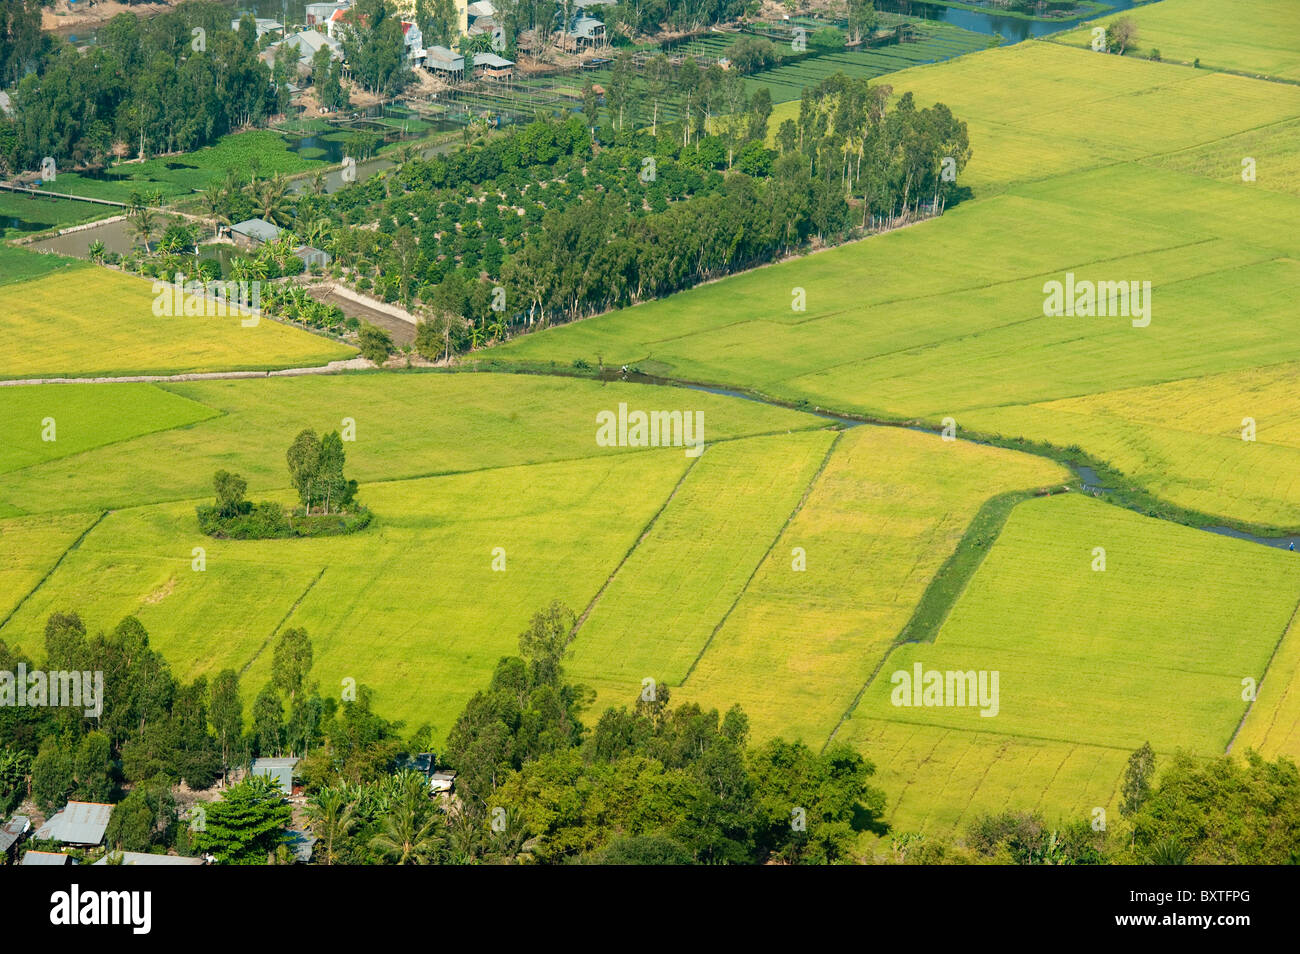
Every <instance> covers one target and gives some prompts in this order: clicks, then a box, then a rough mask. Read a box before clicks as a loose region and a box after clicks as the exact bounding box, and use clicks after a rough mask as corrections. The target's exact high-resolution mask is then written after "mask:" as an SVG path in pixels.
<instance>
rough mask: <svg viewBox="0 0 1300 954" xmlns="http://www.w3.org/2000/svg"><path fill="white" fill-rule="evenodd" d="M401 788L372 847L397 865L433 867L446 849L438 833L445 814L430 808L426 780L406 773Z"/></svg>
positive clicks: (373, 840) (372, 841)
mask: <svg viewBox="0 0 1300 954" xmlns="http://www.w3.org/2000/svg"><path fill="white" fill-rule="evenodd" d="M407 776H410V777H407ZM398 784H399V786H400V791H399V792H398V793H396V794H397V797H396V798H395V799H394V804H393V806H392V808H391V809H390V811H389V812H388V814H387V815H385V816H384V825H383V828H382V829H381V830H380V832H379V834H377V835H375V836H374V837H373V838H372V839H370V847H372V848H374V849H375V850H376V851H378V852H379V853H380V854H381V855H383V856H384V858H386V859H387V860H389V861H391V862H392V863H393V864H397V865H406V864H417V865H427V864H433V863H434V862H436V861H437V859H438V854H439V852H440V851H441V849H442V838H441V836H440V833H439V831H438V827H439V825H440V823H441V820H442V814H441V813H440V812H437V811H434V810H433V808H432V806H431V805H430V804H429V790H428V782H427V781H426V780H425V778H424V776H422V775H419V774H418V773H414V772H411V773H404V775H403V777H402V778H401V779H400V780H399V783H398Z"/></svg>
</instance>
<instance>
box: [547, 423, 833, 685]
mask: <svg viewBox="0 0 1300 954" xmlns="http://www.w3.org/2000/svg"><path fill="white" fill-rule="evenodd" d="M833 440H834V435H833V434H831V433H829V432H826V431H818V432H813V433H807V434H793V435H780V436H772V437H758V438H753V439H750V440H741V441H732V442H729V443H724V444H717V445H715V446H713V447H710V448H709V449H708V450H707V451H705V453H704V454H703V455H702V456H701V457H700V458H699V462H698V463H696V464H695V465H694V466H693V467H692V468H691V471H690V473H689V474H687V475H686V477H685V479H684V480H683V481H682V483H681V486H680V487H678V488H677V489H676V491H675V492H674V494H673V497H672V499H671V500H670V501H668V503H667V505H666V506H665V507H664V509H663V512H662V513H661V514H659V516H658V518H657V519H656V520H655V524H654V526H653V527H651V528H650V531H649V532H648V533H647V534H646V536H645V539H644V540H641V541H640V542H639V543H638V544H637V547H636V550H634V551H633V552H632V553H631V554H630V555H629V556H628V559H627V561H626V562H624V563H623V564H622V565H621V566H620V567H619V568H618V570H617V572H615V573H614V574H613V576H612V578H611V579H610V583H609V587H608V588H607V589H606V590H605V591H604V592H603V593H602V594H601V595H600V598H599V600H598V601H597V603H596V604H595V605H594V606H593V607H592V610H591V613H590V615H589V616H588V617H587V619H586V621H585V622H584V623H583V625H582V626H581V627H580V628H579V630H578V633H577V637H576V641H575V642H574V644H573V648H574V654H573V658H572V661H571V663H570V665H569V670H570V672H571V674H572V675H573V676H574V678H575V679H577V680H578V681H580V682H582V683H584V684H587V685H591V686H593V687H594V688H595V689H596V690H597V692H598V698H597V708H598V709H600V708H603V707H604V706H605V705H610V704H624V703H627V702H630V701H632V700H635V699H636V697H637V695H638V693H640V691H641V686H642V680H643V679H645V678H647V677H649V678H653V679H656V680H658V681H661V682H664V683H667V684H670V685H676V684H678V683H680V682H681V680H682V678H683V676H685V674H686V672H687V670H688V669H689V667H690V665H691V663H692V661H694V659H695V658H696V657H697V656H698V655H699V654H700V652H702V651H703V650H704V648H705V646H706V644H707V643H708V641H709V637H710V636H711V635H712V633H713V631H714V629H715V628H716V627H717V625H718V623H719V622H721V620H722V619H723V617H724V616H725V614H726V613H727V611H728V609H729V608H730V607H731V606H732V604H733V603H735V601H736V600H737V599H739V598H740V596H741V594H742V593H743V591H744V588H745V585H746V583H747V582H748V580H749V578H750V577H751V576H752V575H753V573H754V571H755V569H756V568H757V567H758V565H759V563H760V562H761V561H762V560H763V557H764V555H765V553H766V552H767V549H768V547H770V546H771V545H772V543H773V541H774V540H776V538H777V536H778V534H779V533H780V532H781V528H782V527H783V526H784V525H785V522H786V520H787V519H789V517H790V514H791V513H792V512H793V511H794V509H795V507H796V506H797V505H798V503H799V501H800V499H801V498H802V496H803V494H804V491H805V489H806V488H807V486H808V483H809V481H810V480H812V478H813V475H814V474H816V472H817V470H818V469H819V467H820V466H821V464H822V461H823V460H824V459H825V457H826V453H827V451H828V449H829V448H830V446H831V442H832V441H833Z"/></svg>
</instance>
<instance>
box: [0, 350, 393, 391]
mask: <svg viewBox="0 0 1300 954" xmlns="http://www.w3.org/2000/svg"><path fill="white" fill-rule="evenodd" d="M373 367H374V365H373V364H371V363H370V362H369V361H367V360H366V359H365V358H362V357H356V358H347V359H346V360H340V361H331V362H330V363H329V364H322V365H317V366H315V367H310V368H280V369H278V370H275V371H194V372H190V373H187V374H132V375H126V376H123V377H103V378H20V379H18V380H14V381H0V387H10V388H13V387H19V386H21V385H31V384H122V383H127V382H130V383H135V384H140V383H144V384H163V383H167V382H171V381H217V380H221V379H224V378H292V377H299V376H302V375H305V374H338V373H340V372H342V371H360V370H362V369H365V368H373Z"/></svg>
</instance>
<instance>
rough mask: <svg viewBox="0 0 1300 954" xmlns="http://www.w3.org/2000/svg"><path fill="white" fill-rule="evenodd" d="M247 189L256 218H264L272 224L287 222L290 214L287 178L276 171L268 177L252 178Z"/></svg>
mask: <svg viewBox="0 0 1300 954" xmlns="http://www.w3.org/2000/svg"><path fill="white" fill-rule="evenodd" d="M248 190H249V198H250V199H252V200H253V208H254V210H255V211H256V212H257V215H258V218H261V219H265V220H266V221H267V222H270V223H271V224H273V225H285V224H286V223H288V221H289V218H290V215H291V212H290V207H289V200H288V192H289V180H288V179H286V178H285V177H284V176H282V175H280V173H278V172H277V173H276V174H275V175H274V176H272V177H271V178H270V179H254V180H253V181H252V182H251V183H249V186H248Z"/></svg>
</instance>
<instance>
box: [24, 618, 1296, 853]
mask: <svg viewBox="0 0 1300 954" xmlns="http://www.w3.org/2000/svg"><path fill="white" fill-rule="evenodd" d="M574 624H575V617H574V614H573V612H572V611H571V610H569V609H567V608H566V607H564V606H563V605H562V604H558V603H553V604H552V605H550V606H549V607H546V608H545V609H543V610H542V611H540V612H538V613H537V614H535V615H534V616H533V618H532V619H531V620H530V622H529V624H528V626H527V628H526V629H525V630H524V631H523V632H522V633H521V634H520V636H519V640H518V652H517V654H516V655H512V656H506V657H503V658H502V659H501V660H500V661H499V662H498V663H497V666H496V667H495V670H494V671H493V674H492V676H491V678H490V681H489V682H488V684H487V685H486V686H485V687H484V688H483V689H482V690H480V691H479V692H477V693H475V694H474V696H473V697H472V698H471V699H470V700H469V701H468V702H467V703H466V705H465V707H464V709H463V710H462V712H461V714H460V715H459V716H458V718H457V719H456V721H455V722H454V724H453V725H452V726H451V728H450V731H449V732H448V734H447V743H446V747H445V750H444V751H443V752H442V753H440V755H439V757H438V763H439V764H440V765H442V766H445V767H450V768H453V769H455V770H456V772H457V777H456V794H455V796H454V797H451V798H443V799H437V798H433V797H431V795H430V791H429V783H428V778H427V776H426V775H425V774H424V773H423V772H421V771H414V770H413V766H412V762H411V760H410V758H409V754H410V753H421V752H432V751H434V738H435V736H434V732H433V729H432V728H431V726H429V725H427V724H423V725H421V726H419V727H418V728H417V729H415V730H414V732H411V733H410V734H405V733H404V731H403V730H404V726H403V725H402V724H401V723H396V722H390V721H387V720H385V719H384V718H382V717H380V716H379V715H377V714H376V713H375V712H374V710H373V694H372V692H371V691H370V689H369V688H367V687H366V686H364V685H354V686H351V687H349V686H348V685H347V683H346V682H345V684H344V691H343V692H342V693H338V692H329V693H322V692H321V689H320V686H319V683H318V682H317V680H316V679H315V678H313V664H314V653H313V648H312V643H311V639H310V638H309V636H308V634H307V632H306V631H305V630H303V629H301V628H293V627H291V628H288V629H285V630H284V631H282V632H281V633H280V634H278V636H277V637H276V639H275V641H274V643H273V645H272V647H271V654H272V659H271V675H270V678H269V679H268V681H267V683H266V685H265V686H264V687H263V688H262V689H261V691H260V692H259V693H258V694H257V696H256V697H255V701H254V702H253V704H252V707H251V710H249V711H246V709H245V706H244V702H243V692H242V690H241V684H240V678H241V677H240V675H239V674H238V673H236V672H235V671H234V670H231V669H226V670H223V671H221V672H219V673H217V674H216V675H215V676H213V677H212V678H211V679H208V678H206V677H198V678H196V679H194V680H193V681H191V682H185V681H182V680H179V679H177V678H176V677H175V676H174V675H173V674H172V672H171V670H170V667H169V666H168V664H167V662H166V660H165V659H164V658H163V657H162V655H161V654H160V653H158V652H157V651H156V650H155V649H153V648H152V647H151V645H150V642H149V635H148V633H147V632H146V631H145V629H144V627H143V626H142V625H141V624H140V622H139V621H138V620H137V619H135V618H133V617H128V618H126V619H124V620H122V622H121V623H120V624H119V625H118V626H117V627H116V628H115V629H114V630H113V631H112V632H110V633H103V632H101V633H99V634H97V635H94V636H91V635H89V634H88V631H87V629H86V627H85V625H84V624H83V623H82V621H81V619H80V618H79V617H78V616H77V615H76V614H75V613H66V614H64V613H55V614H53V615H51V616H50V618H49V620H48V622H47V624H46V627H45V632H44V652H45V660H44V665H45V667H46V668H48V669H65V670H78V671H81V670H101V671H103V672H104V696H105V698H104V705H103V710H102V713H101V714H100V716H99V717H98V718H94V717H87V716H86V715H85V713H84V711H83V710H82V709H81V708H37V707H31V706H24V707H18V706H2V707H0V813H8V812H9V811H11V810H12V809H13V808H14V807H16V806H17V805H18V804H19V803H20V802H22V801H24V800H25V799H27V798H30V799H31V801H32V802H34V803H35V804H36V805H37V806H38V807H39V808H40V809H41V810H42V811H44V812H45V813H46V814H49V813H51V812H53V811H54V810H56V809H57V808H59V807H60V806H61V805H62V804H63V803H64V802H65V801H66V800H67V799H69V798H73V799H77V800H88V801H98V802H112V803H114V809H113V813H112V816H111V820H110V823H109V827H108V833H107V837H106V840H107V844H108V847H109V849H110V850H131V851H154V852H160V851H166V850H169V849H174V850H176V851H178V852H180V853H181V854H197V853H202V854H208V855H211V856H213V857H214V858H215V859H216V860H217V862H218V863H221V864H265V863H287V862H288V861H290V860H291V853H290V846H289V845H288V844H287V842H286V836H287V834H288V828H289V827H290V825H291V818H292V812H291V809H290V806H289V805H288V804H287V803H286V800H285V798H284V796H283V795H282V793H281V792H280V791H279V790H278V789H277V788H276V787H275V786H274V785H272V784H270V783H269V782H268V780H266V779H262V778H246V779H244V780H242V781H240V782H238V783H236V784H227V783H223V787H222V788H221V790H220V791H219V793H218V795H219V797H217V798H211V796H205V797H203V801H202V806H203V811H202V814H201V817H202V819H203V823H202V824H197V825H196V824H194V823H193V818H194V817H195V813H194V811H193V810H190V809H187V807H186V805H185V804H184V800H183V799H178V793H179V791H180V789H179V788H178V785H179V784H180V783H182V782H183V783H184V784H185V786H187V787H188V788H189V789H192V790H198V791H202V790H205V789H209V788H211V787H212V786H213V785H214V784H216V782H217V781H218V780H219V779H222V778H223V776H227V777H228V775H229V774H230V772H231V770H232V769H235V768H238V767H239V766H242V765H247V764H248V763H249V762H250V761H251V759H252V758H254V757H256V756H280V755H292V756H296V757H298V758H300V762H299V764H298V767H297V770H296V772H295V775H296V776H297V777H298V778H299V779H300V781H301V783H302V787H303V790H304V793H305V795H306V798H307V804H306V812H307V816H308V818H309V819H310V828H311V834H312V835H313V836H315V838H316V839H317V841H316V846H315V857H314V861H315V863H318V864H505V863H534V864H563V863H574V862H576V863H585V864H693V863H727V864H754V863H767V862H779V863H792V864H834V863H861V862H868V863H885V864H990V863H992V864H1019V865H1037V864H1052V865H1060V864H1144V863H1149V864H1296V863H1300V772H1298V771H1297V768H1296V765H1295V763H1294V762H1293V761H1292V760H1290V759H1287V758H1285V757H1279V758H1277V759H1276V760H1274V761H1268V760H1266V759H1264V758H1262V757H1261V756H1259V755H1258V754H1257V753H1254V752H1248V753H1247V754H1246V756H1245V758H1244V759H1237V758H1233V757H1229V756H1222V757H1218V758H1213V759H1208V760H1206V759H1198V758H1193V757H1192V756H1190V755H1188V754H1184V753H1174V754H1172V755H1171V756H1170V757H1169V758H1168V759H1167V762H1166V764H1165V765H1164V766H1163V768H1162V770H1160V771H1159V772H1158V771H1157V760H1156V757H1155V754H1154V752H1153V751H1152V750H1151V747H1150V746H1149V745H1144V746H1142V747H1141V748H1139V749H1138V750H1137V751H1135V752H1134V753H1133V754H1132V756H1131V757H1130V759H1129V762H1128V765H1127V766H1126V768H1125V771H1124V773H1123V776H1122V778H1121V780H1120V786H1119V806H1118V813H1117V814H1118V817H1113V818H1110V819H1107V818H1106V817H1105V813H1104V812H1101V813H1100V814H1099V813H1098V811H1096V810H1094V811H1093V812H1092V813H1091V815H1090V816H1089V817H1087V818H1076V819H1072V820H1070V819H1067V820H1063V821H1058V822H1055V823H1049V822H1048V821H1047V820H1045V819H1044V818H1043V816H1042V815H1041V814H1040V813H1036V812H1030V811H1017V810H1011V811H1006V812H1001V813H997V814H993V815H985V816H981V817H979V818H977V819H976V820H975V821H974V822H973V823H971V824H970V825H969V826H967V827H966V829H965V830H963V831H962V832H960V833H958V834H956V835H954V836H952V837H935V836H923V835H920V834H917V833H915V832H907V831H898V830H895V829H892V828H890V827H889V825H888V819H887V816H886V814H885V805H886V797H885V794H884V793H883V792H882V791H881V790H880V789H879V788H877V787H876V786H875V785H874V784H873V778H874V768H873V766H872V764H871V762H870V761H869V760H868V759H866V758H864V757H863V755H862V754H861V753H859V752H856V751H854V750H853V749H851V748H850V747H848V746H846V745H843V744H832V745H830V746H827V747H826V748H825V749H824V750H822V751H820V752H818V751H816V750H814V749H813V748H811V747H809V746H808V745H806V744H804V743H802V742H799V741H794V742H791V741H788V740H783V739H779V738H778V739H769V740H765V741H762V742H755V741H753V740H751V738H750V733H749V726H748V719H747V718H746V716H745V714H744V712H743V710H741V709H740V707H738V706H733V707H731V708H730V709H728V710H727V711H726V712H725V713H720V712H719V711H717V710H716V709H704V708H702V707H701V706H699V705H696V704H693V703H692V704H685V705H676V706H674V705H673V704H672V703H671V698H670V693H669V691H668V689H667V687H665V686H662V685H656V684H655V683H654V682H653V681H647V682H644V683H642V685H641V686H639V687H635V688H634V690H632V691H630V692H629V701H630V702H631V705H630V706H629V705H622V706H611V707H609V708H607V709H606V710H605V711H604V712H603V713H601V714H600V715H599V716H595V717H591V716H589V708H590V705H591V702H592V700H593V698H594V693H593V692H592V691H591V690H590V689H588V688H585V687H583V686H581V685H578V684H576V683H574V682H573V681H571V680H570V679H569V678H568V676H567V673H566V671H565V660H566V658H567V657H568V655H569V653H570V652H571V649H572V641H573V638H574V636H573V628H574ZM20 664H21V665H25V666H26V667H27V668H28V670H29V671H30V670H33V669H35V666H34V664H33V660H32V659H31V658H29V657H28V656H26V655H25V654H23V653H22V652H21V650H19V649H17V648H14V649H10V648H9V647H8V646H7V645H5V643H3V642H0V671H5V672H10V673H12V672H15V671H16V670H17V669H18V667H19V665H20ZM871 836H877V837H874V838H872V837H871Z"/></svg>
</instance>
